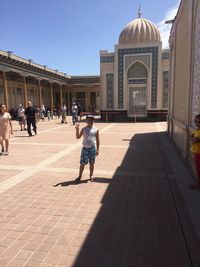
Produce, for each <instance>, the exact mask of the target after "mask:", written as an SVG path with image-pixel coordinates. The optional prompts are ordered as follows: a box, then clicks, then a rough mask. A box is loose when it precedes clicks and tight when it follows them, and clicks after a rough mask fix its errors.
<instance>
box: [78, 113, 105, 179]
mask: <svg viewBox="0 0 200 267" xmlns="http://www.w3.org/2000/svg"><path fill="white" fill-rule="evenodd" d="M93 124H94V117H93V116H92V115H88V116H87V117H86V126H85V127H83V128H82V129H81V131H80V132H79V124H77V125H76V126H75V128H76V138H77V139H79V138H81V137H82V136H83V147H82V150H81V157H80V168H79V176H78V178H76V181H77V182H80V180H81V178H82V174H83V171H84V168H85V165H86V164H88V162H89V164H90V181H91V182H93V181H94V178H93V172H94V164H95V158H96V156H97V155H98V154H99V147H100V138H99V130H98V129H97V128H96V127H94V126H93Z"/></svg>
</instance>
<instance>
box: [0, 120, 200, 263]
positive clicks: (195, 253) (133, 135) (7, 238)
mask: <svg viewBox="0 0 200 267" xmlns="http://www.w3.org/2000/svg"><path fill="white" fill-rule="evenodd" d="M68 122H69V123H68V124H66V125H62V124H60V122H59V121H58V120H51V121H50V122H40V123H38V135H37V136H33V137H28V135H27V133H26V132H23V131H22V132H21V131H19V126H18V124H17V122H13V125H14V130H15V131H14V136H13V138H12V139H11V142H10V155H9V156H1V157H0V173H1V175H0V266H9V267H22V266H26V267H52V266H59V267H64V266H65V267H157V266H158V267H162V266H163V267H187V266H188V267H189V266H191V267H199V266H200V253H199V252H200V242H199V236H200V208H199V207H200V205H199V203H200V192H197V191H192V190H190V189H189V188H188V185H189V183H190V182H191V181H192V176H191V174H190V172H189V171H188V170H187V168H186V167H185V166H184V164H183V162H182V161H181V159H180V157H179V156H178V154H177V152H176V151H175V148H174V147H173V145H172V144H171V142H170V141H169V140H168V138H167V135H166V133H165V130H166V123H165V122H162V123H159V122H157V123H100V122H98V123H96V126H97V127H98V129H99V130H100V141H101V146H100V154H99V156H98V158H97V161H96V164H95V182H93V183H91V182H90V181H88V175H89V172H88V167H87V168H86V170H85V172H84V175H83V182H82V183H79V184H76V183H74V179H75V178H76V177H77V175H78V169H79V155H80V148H81V143H82V140H76V139H75V129H74V126H73V125H71V118H70V117H69V118H68ZM82 125H85V123H84V122H83V123H81V126H82Z"/></svg>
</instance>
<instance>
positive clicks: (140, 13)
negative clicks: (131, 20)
mask: <svg viewBox="0 0 200 267" xmlns="http://www.w3.org/2000/svg"><path fill="white" fill-rule="evenodd" d="M141 16H142V10H141V4H140V1H139V9H138V18H141Z"/></svg>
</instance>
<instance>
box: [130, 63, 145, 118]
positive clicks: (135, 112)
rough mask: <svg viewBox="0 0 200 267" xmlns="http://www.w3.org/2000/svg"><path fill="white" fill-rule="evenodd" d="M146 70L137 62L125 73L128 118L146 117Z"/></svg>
mask: <svg viewBox="0 0 200 267" xmlns="http://www.w3.org/2000/svg"><path fill="white" fill-rule="evenodd" d="M147 84H148V68H147V67H146V66H145V65H144V64H143V63H141V62H140V61H137V62H135V63H133V64H132V65H131V66H130V68H129V69H128V71H127V85H128V86H127V90H128V117H135V116H137V117H146V116H147Z"/></svg>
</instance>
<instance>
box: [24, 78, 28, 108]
mask: <svg viewBox="0 0 200 267" xmlns="http://www.w3.org/2000/svg"><path fill="white" fill-rule="evenodd" d="M23 81H24V107H25V108H26V107H27V102H28V94H27V84H26V77H23Z"/></svg>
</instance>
